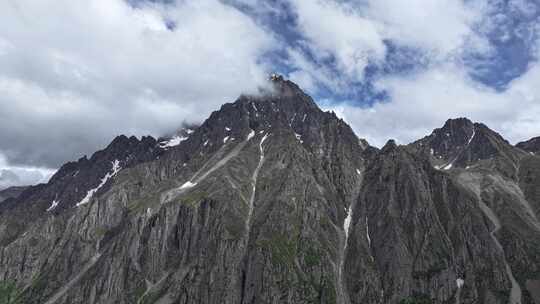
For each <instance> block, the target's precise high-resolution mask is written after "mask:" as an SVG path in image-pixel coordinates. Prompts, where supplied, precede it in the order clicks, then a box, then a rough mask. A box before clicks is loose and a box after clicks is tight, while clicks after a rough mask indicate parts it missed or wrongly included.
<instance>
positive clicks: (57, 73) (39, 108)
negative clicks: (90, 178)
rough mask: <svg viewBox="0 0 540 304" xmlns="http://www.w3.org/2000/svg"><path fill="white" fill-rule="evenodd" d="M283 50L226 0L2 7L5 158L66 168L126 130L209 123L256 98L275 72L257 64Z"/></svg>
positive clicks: (103, 0) (0, 91)
mask: <svg viewBox="0 0 540 304" xmlns="http://www.w3.org/2000/svg"><path fill="white" fill-rule="evenodd" d="M165 20H168V21H169V22H172V23H174V24H175V26H176V27H175V29H174V30H173V31H169V30H168V29H167V27H166V25H165V22H164V21H165ZM274 47H275V41H274V39H273V37H272V36H271V34H268V33H267V32H265V31H263V30H262V29H261V28H259V27H258V26H257V25H256V24H255V23H254V22H253V20H252V19H251V18H249V17H248V16H246V15H244V14H243V13H241V12H240V11H238V10H236V9H235V8H233V7H230V6H227V5H224V4H222V3H221V2H220V1H217V0H200V1H180V2H179V3H178V4H177V5H173V6H167V7H166V8H165V7H164V6H160V5H148V6H143V7H141V8H137V9H134V8H132V7H131V6H129V5H128V4H126V2H124V1H122V0H91V1H73V0H56V1H52V0H43V1H37V2H36V1H32V0H17V1H14V0H6V1H1V2H0V128H1V129H2V130H8V131H7V132H2V136H0V151H3V152H4V154H5V155H6V156H7V157H8V158H9V159H10V160H11V161H15V162H18V163H23V162H25V163H27V164H30V165H37V164H40V165H41V164H46V165H49V166H57V165H58V164H60V163H62V162H63V161H65V160H67V159H73V158H74V157H76V156H79V155H80V154H81V153H89V152H92V151H94V150H95V149H96V147H99V146H103V145H104V144H106V143H107V142H108V141H110V140H111V138H112V137H113V136H114V135H117V134H120V133H127V134H135V135H144V134H152V135H159V134H162V133H164V132H167V131H171V130H173V129H174V128H176V127H179V126H180V125H181V123H182V122H183V121H188V122H195V121H200V120H201V119H204V118H206V116H207V115H208V114H209V113H210V111H212V110H214V109H216V108H218V107H219V106H220V105H221V104H222V103H224V102H230V101H233V100H234V99H235V98H236V97H237V96H238V95H239V94H241V93H242V92H246V91H251V90H254V89H255V88H256V86H257V85H258V84H260V83H261V82H262V79H263V78H264V77H265V75H266V67H265V66H264V65H263V64H261V63H260V61H259V58H260V57H261V56H262V55H263V54H265V52H267V51H269V50H271V49H273V48H274ZM66 142H67V143H66ZM34 145H35V146H39V147H40V149H35V146H34ZM60 146H62V147H63V150H64V152H59V151H57V150H58V147H60ZM23 158H24V159H23Z"/></svg>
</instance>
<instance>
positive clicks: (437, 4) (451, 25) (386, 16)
mask: <svg viewBox="0 0 540 304" xmlns="http://www.w3.org/2000/svg"><path fill="white" fill-rule="evenodd" d="M487 8H488V6H487V3H484V1H459V0H458V1H456V0H409V1H401V0H369V1H368V5H367V6H366V8H365V9H366V15H367V16H369V19H371V20H376V21H377V22H378V23H379V24H380V26H379V29H380V31H381V32H382V36H383V37H384V38H385V39H390V40H392V41H394V42H396V43H398V44H400V45H405V46H409V47H414V48H418V49H421V50H424V51H426V52H428V53H430V55H431V56H433V57H435V58H439V57H442V58H445V57H447V56H451V55H453V54H454V53H456V52H457V53H459V52H461V48H463V46H464V45H466V44H469V45H471V44H472V45H473V46H475V47H482V48H485V47H486V44H485V43H486V42H485V41H483V38H482V37H478V36H477V34H476V33H475V31H474V27H475V24H476V23H477V22H479V21H480V20H481V19H482V17H483V16H484V14H485V13H486V12H487Z"/></svg>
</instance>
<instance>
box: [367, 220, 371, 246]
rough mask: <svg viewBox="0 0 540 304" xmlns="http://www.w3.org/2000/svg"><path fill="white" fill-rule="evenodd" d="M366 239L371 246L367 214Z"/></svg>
mask: <svg viewBox="0 0 540 304" xmlns="http://www.w3.org/2000/svg"><path fill="white" fill-rule="evenodd" d="M366 239H367V241H368V245H369V247H371V237H370V236H369V221H368V218H367V216H366Z"/></svg>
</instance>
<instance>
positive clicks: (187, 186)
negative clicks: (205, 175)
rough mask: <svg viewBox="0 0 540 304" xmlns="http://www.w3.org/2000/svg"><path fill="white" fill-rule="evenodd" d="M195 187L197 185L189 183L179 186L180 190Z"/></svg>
mask: <svg viewBox="0 0 540 304" xmlns="http://www.w3.org/2000/svg"><path fill="white" fill-rule="evenodd" d="M195 186H197V183H192V182H190V181H187V182H185V183H184V184H183V185H182V186H180V189H189V188H193V187H195Z"/></svg>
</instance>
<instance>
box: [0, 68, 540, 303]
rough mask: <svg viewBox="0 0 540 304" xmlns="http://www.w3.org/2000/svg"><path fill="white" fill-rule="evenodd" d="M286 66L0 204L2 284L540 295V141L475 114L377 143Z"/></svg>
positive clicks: (426, 297)
mask: <svg viewBox="0 0 540 304" xmlns="http://www.w3.org/2000/svg"><path fill="white" fill-rule="evenodd" d="M269 81H270V86H271V87H272V89H270V90H265V91H262V92H261V94H259V95H256V96H249V95H244V96H240V97H239V98H238V99H237V100H236V101H235V102H234V103H228V104H224V105H223V106H222V107H221V108H220V109H219V110H218V111H215V112H213V113H212V114H211V115H210V117H209V118H208V119H207V120H206V121H205V122H204V123H202V124H201V125H200V126H197V127H195V126H190V127H185V128H183V129H180V130H179V131H178V132H177V133H176V134H173V135H172V136H170V137H168V138H160V139H154V138H152V137H143V138H142V139H140V140H139V139H137V138H135V137H130V138H128V137H126V136H119V137H117V138H115V139H114V140H113V141H112V142H111V144H110V145H108V146H107V147H106V148H105V149H103V150H101V151H98V152H96V153H95V154H94V155H92V156H91V157H90V158H87V157H83V158H81V159H79V160H78V161H76V162H70V163H67V164H65V165H64V166H62V168H61V169H60V170H59V171H58V172H57V173H56V174H55V175H54V176H53V177H52V178H51V180H50V181H49V183H47V184H43V185H38V186H33V187H28V188H27V189H25V190H24V191H23V192H22V193H20V194H18V195H15V196H13V197H11V198H8V199H6V200H5V201H4V202H2V203H0V282H1V283H0V287H2V286H9V287H10V290H12V291H13V293H12V294H13V295H14V296H15V297H16V298H17V299H18V300H20V301H21V303H47V304H52V303H66V304H67V303H216V304H217V303H241V304H244V303H245V304H247V303H276V304H277V303H306V304H307V303H343V304H357V303H358V304H360V303H368V304H369V303H373V304H375V303H396V304H397V303H399V304H401V303H485V304H488V303H489V304H492V303H495V304H498V303H501V304H502V303H509V302H511V303H522V304H533V303H534V304H538V303H540V295H539V294H538V290H540V221H539V218H540V157H539V156H536V155H535V154H534V153H536V151H537V150H534V149H535V148H534V147H535V144H534V143H535V141H534V140H532V141H530V142H527V143H521V144H518V145H517V146H512V145H511V144H509V143H508V142H507V141H506V140H505V139H504V138H503V137H502V136H501V135H499V134H497V133H496V132H494V131H492V130H491V129H489V128H488V127H487V126H485V125H483V124H481V123H473V122H471V121H470V120H468V119H466V118H459V119H450V120H448V121H447V122H446V123H445V124H444V126H442V127H441V128H439V129H436V130H434V131H433V133H432V134H431V135H429V136H426V137H424V138H422V139H420V140H418V141H416V142H413V143H411V144H409V145H402V146H400V145H397V144H396V143H395V142H394V141H389V142H388V143H387V144H386V145H385V146H384V147H383V148H381V149H377V148H374V147H371V146H370V145H369V144H368V143H367V142H366V141H365V140H361V139H359V138H358V137H357V136H356V135H355V134H354V132H353V130H352V129H351V128H350V127H349V126H348V125H347V124H346V123H345V122H344V121H343V120H342V119H340V118H338V117H337V116H336V115H335V114H334V113H330V112H323V111H322V110H320V109H319V108H318V106H317V105H316V104H315V102H314V101H313V100H312V99H311V97H309V96H308V95H306V94H305V93H304V92H303V91H302V90H301V89H300V88H299V87H298V86H297V85H296V84H294V83H292V82H290V81H288V80H285V79H283V78H282V77H281V76H278V75H274V76H272V77H271V79H270V80H269ZM531 152H532V153H531ZM0 195H1V192H0ZM1 297H2V295H1V294H0V300H2V298H1ZM0 302H1V301H0Z"/></svg>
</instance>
